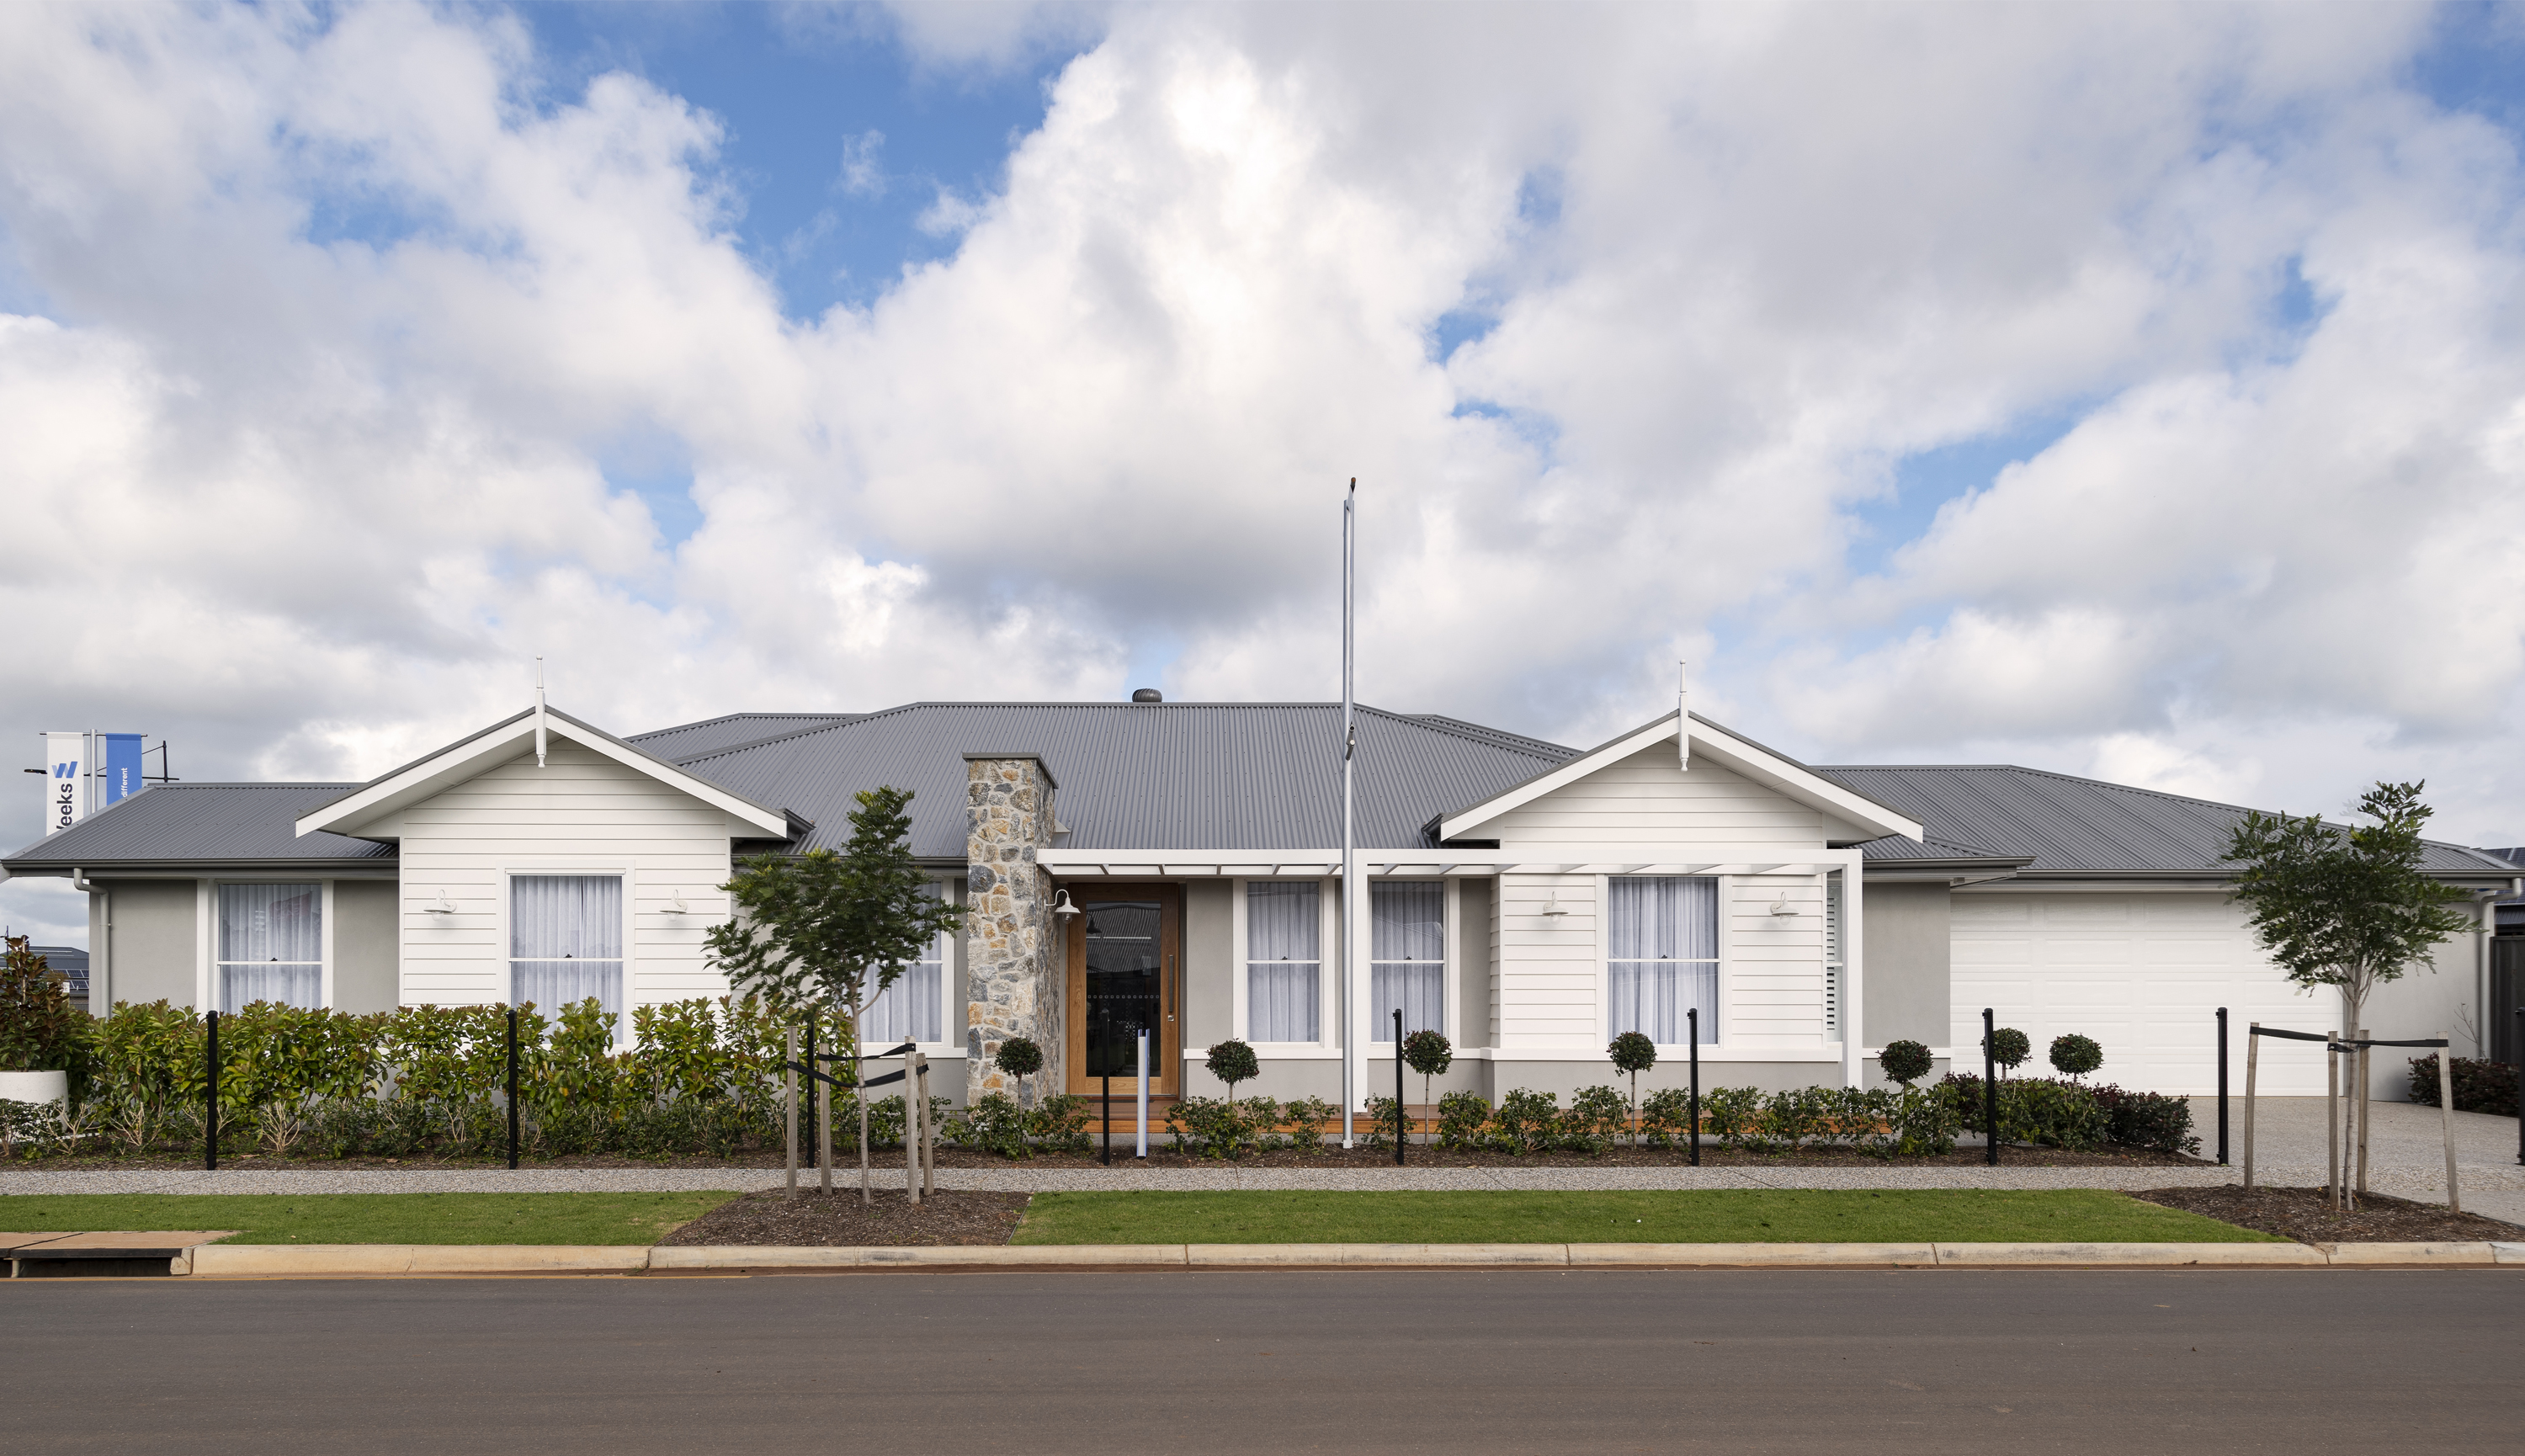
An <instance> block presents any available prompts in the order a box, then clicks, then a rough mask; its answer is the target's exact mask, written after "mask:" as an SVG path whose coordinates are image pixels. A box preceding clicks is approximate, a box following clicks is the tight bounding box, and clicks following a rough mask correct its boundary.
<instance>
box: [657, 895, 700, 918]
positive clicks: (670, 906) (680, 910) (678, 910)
mask: <svg viewBox="0 0 2525 1456" xmlns="http://www.w3.org/2000/svg"><path fill="white" fill-rule="evenodd" d="M658 913H659V914H660V915H690V914H692V911H690V910H688V909H686V908H685V906H684V897H683V895H682V893H681V892H678V893H676V894H673V895H670V896H668V899H667V908H666V909H664V910H661V911H659V912H658Z"/></svg>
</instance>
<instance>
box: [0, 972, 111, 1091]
mask: <svg viewBox="0 0 2525 1456" xmlns="http://www.w3.org/2000/svg"><path fill="white" fill-rule="evenodd" d="M7 943H8V955H7V957H6V958H5V959H4V960H0V1072H68V1073H70V1074H71V1081H72V1082H73V1083H74V1085H73V1086H72V1088H71V1092H72V1095H73V1096H74V1097H75V1096H77V1095H78V1093H79V1091H80V1088H79V1087H78V1086H77V1085H76V1083H78V1082H80V1081H82V1080H83V1077H82V1074H83V1073H84V1071H85V1070H86V1069H85V1067H84V1065H83V1064H84V1063H85V1062H86V1059H87V1056H86V1054H87V1045H88V1033H89V1032H90V1030H91V1028H90V1027H89V1026H88V1018H87V1017H86V1016H84V1015H82V1014H81V1013H80V1012H79V1010H78V1008H76V1007H74V1006H73V1005H71V998H70V992H69V991H68V990H67V989H65V986H66V984H67V982H68V979H69V978H67V977H65V976H64V975H62V973H60V972H58V971H55V970H54V969H53V968H52V964H51V963H50V962H48V961H46V960H45V959H44V958H43V957H42V956H39V955H37V954H35V948H34V946H33V944H32V943H31V942H30V939H29V937H27V936H25V935H12V936H10V937H8V942H7Z"/></svg>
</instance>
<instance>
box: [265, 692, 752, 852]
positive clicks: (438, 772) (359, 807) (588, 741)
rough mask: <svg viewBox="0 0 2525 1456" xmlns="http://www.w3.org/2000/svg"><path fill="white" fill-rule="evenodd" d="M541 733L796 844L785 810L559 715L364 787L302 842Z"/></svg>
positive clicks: (514, 750) (466, 743)
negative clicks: (569, 743)
mask: <svg viewBox="0 0 2525 1456" xmlns="http://www.w3.org/2000/svg"><path fill="white" fill-rule="evenodd" d="M539 728H544V729H548V730H549V731H550V732H551V733H552V734H553V735H555V736H558V737H564V738H568V739H569V741H570V742H572V743H575V744H577V745H579V746H580V747H582V748H585V749H587V750H589V751H590V752H593V753H596V754H599V755H602V756H603V757H605V758H609V759H612V760H613V761H614V762H616V763H618V764H620V765H621V766H622V767H624V768H626V769H629V770H631V771H632V772H634V773H637V774H642V775H646V776H647V777H649V778H654V779H656V780H658V781H659V782H661V783H663V784H666V785H667V786H668V787H669V788H672V789H676V790H678V791H680V792H683V793H686V794H690V795H691V796H692V797H694V798H696V799H699V800H701V801H702V802H703V803H705V804H708V805H710V806H711V807H712V808H714V809H717V810H718V811H719V812H720V813H722V814H725V815H727V816H728V818H729V819H731V820H733V821H735V822H737V823H739V824H744V825H750V826H752V827H753V828H758V829H761V830H763V831H764V833H765V835H766V836H767V837H769V838H786V837H788V834H789V819H788V816H787V815H785V814H783V813H781V812H780V811H779V810H776V809H767V808H765V807H764V806H763V805H761V804H758V803H756V802H754V801H753V800H752V799H748V798H744V797H741V796H740V795H737V794H732V793H729V792H728V791H727V790H726V789H723V788H721V787H719V786H718V784H716V783H712V782H711V781H709V780H708V779H705V778H696V777H694V776H693V775H691V774H688V773H686V772H684V771H683V770H682V769H678V768H676V767H675V766H674V765H673V764H670V763H668V762H667V761H666V760H664V759H660V758H653V757H651V756H650V755H648V754H646V753H643V752H641V751H640V750H639V749H637V748H633V747H631V746H630V745H629V744H627V743H619V742H617V741H615V740H614V739H613V738H611V737H609V736H608V735H606V734H605V733H603V732H601V731H599V730H597V729H595V728H590V727H588V726H587V725H586V724H583V723H580V722H579V721H578V720H577V719H574V718H572V717H570V716H569V715H568V714H566V713H563V712H561V711H559V710H557V709H556V710H553V711H551V712H550V713H549V714H548V715H537V714H535V713H531V712H529V713H521V714H520V715H519V716H517V717H516V718H513V719H510V720H509V721H508V722H506V723H500V724H494V725H492V726H491V727H490V728H484V729H482V730H481V731H480V732H478V733H475V734H474V735H473V736H471V737H470V738H464V739H461V740H459V741H457V742H455V743H452V744H450V745H449V746H447V747H445V748H442V749H440V750H439V751H438V752H436V753H433V754H431V755H429V756H428V757H427V758H424V759H422V760H421V761H420V762H419V763H415V764H412V765H409V766H407V767H405V768H401V769H397V770H396V771H395V772H393V773H391V774H388V775H387V776H386V777H384V778H379V779H376V780H374V781H372V782H370V783H367V784H364V785H362V786H361V787H360V788H359V789H358V790H357V791H355V792H353V793H350V794H346V795H344V796H343V797H341V798H338V799H335V800H334V801H333V802H332V803H329V804H326V805H324V806H323V807H322V808H320V809H316V810H314V811H312V812H310V813H308V814H306V815H303V816H301V817H300V818H299V820H298V824H297V830H298V832H299V833H302V834H312V833H316V832H318V831H320V830H321V831H322V832H325V833H331V834H347V835H351V836H353V837H357V836H358V835H359V833H360V830H361V829H363V828H367V827H368V826H370V825H372V824H375V823H376V822H377V821H378V820H380V819H383V818H384V817H386V816H387V815H390V814H394V813H396V812H398V811H400V810H403V809H407V808H410V807H411V806H412V805H414V804H418V803H420V802H421V800H423V799H426V798H429V797H431V796H432V795H434V794H437V793H440V792H442V791H444V790H446V789H449V788H453V787H455V786H456V785H457V784H460V783H463V782H466V781H468V780H469V779H471V778H477V777H479V776H480V775H482V774H484V773H486V772H488V771H489V770H491V769H494V768H497V767H499V766H500V765H501V764H505V763H507V762H509V761H510V760H511V759H514V758H516V757H518V756H519V755H520V754H522V753H527V752H530V751H532V749H533V747H534V744H535V738H536V733H537V730H538V729H539Z"/></svg>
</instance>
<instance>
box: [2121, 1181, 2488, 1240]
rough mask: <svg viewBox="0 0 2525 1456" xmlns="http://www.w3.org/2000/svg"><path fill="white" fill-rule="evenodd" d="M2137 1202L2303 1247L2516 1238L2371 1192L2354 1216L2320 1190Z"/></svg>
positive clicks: (2158, 1195) (2169, 1192)
mask: <svg viewBox="0 0 2525 1456" xmlns="http://www.w3.org/2000/svg"><path fill="white" fill-rule="evenodd" d="M2131 1196H2132V1197H2133V1198H2138V1199H2142V1200H2145V1201H2146V1202H2149V1203H2157V1204H2163V1205H2164V1206H2165V1207H2167V1208H2179V1209H2182V1210H2183V1211H2184V1212H2185V1213H2197V1214H2200V1215H2202V1216H2203V1217H2204V1218H2212V1219H2216V1220H2218V1221H2220V1222H2221V1223H2227V1224H2237V1225H2241V1226H2243V1227H2244V1228H2247V1229H2253V1230H2259V1231H2260V1232H2263V1233H2276V1234H2279V1235H2280V1236H2282V1237H2284V1238H2294V1239H2296V1240H2297V1241H2298V1242H2300V1243H2430V1242H2439V1241H2445V1242H2457V1243H2472V1242H2479V1241H2482V1240H2485V1239H2512V1238H2515V1237H2516V1236H2517V1234H2518V1231H2519V1230H2518V1229H2517V1227H2516V1226H2515V1225H2514V1224H2509V1223H2503V1222H2501V1221H2500V1220H2498V1219H2487V1218H2483V1217H2482V1216H2481V1215H2479V1214H2453V1213H2449V1212H2447V1210H2446V1207H2445V1206H2444V1205H2443V1204H2436V1203H2413V1202H2412V1201H2411V1200H2409V1199H2407V1198H2391V1197H2387V1196H2386V1195H2385V1194H2382V1193H2369V1194H2367V1195H2366V1196H2364V1197H2362V1198H2360V1199H2359V1200H2358V1209H2357V1211H2356V1212H2354V1213H2348V1214H2342V1213H2335V1212H2333V1210H2332V1209H2331V1208H2330V1207H2329V1206H2327V1205H2326V1204H2325V1202H2324V1197H2323V1190H2322V1189H2321V1188H2269V1187H2263V1188H2252V1189H2247V1188H2243V1187H2239V1186H2237V1185H2236V1184H2234V1183H2227V1184H2223V1185H2221V1186H2218V1187H2210V1188H2151V1189H2149V1190H2148V1191H2147V1192H2145V1193H2133V1194H2131Z"/></svg>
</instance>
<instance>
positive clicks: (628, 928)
mask: <svg viewBox="0 0 2525 1456" xmlns="http://www.w3.org/2000/svg"><path fill="white" fill-rule="evenodd" d="M499 875H500V900H499V905H498V907H497V908H496V909H495V911H494V912H493V938H492V941H491V954H492V955H493V956H495V957H497V958H498V960H499V966H500V971H499V977H498V980H499V986H500V1000H499V1003H498V1004H500V1005H502V1006H515V1005H517V1004H518V987H517V984H516V982H515V980H514V979H513V977H514V974H515V962H516V960H517V958H516V957H515V956H512V955H511V954H509V949H510V947H511V946H512V945H514V944H515V943H516V942H515V941H513V940H511V939H510V938H509V918H510V915H511V913H512V907H513V906H514V905H515V904H516V903H517V892H516V889H515V888H514V886H512V884H511V883H510V881H512V880H514V879H517V878H518V877H520V876H521V875H522V876H525V877H527V878H529V879H532V878H534V877H537V876H547V875H583V876H598V875H613V876H618V877H619V878H620V879H621V880H622V1017H621V1020H620V1021H619V1022H618V1023H617V1024H616V1025H615V1028H614V1049H615V1050H616V1051H629V1050H631V1048H632V1047H633V1045H634V1044H635V1043H636V1041H637V1035H636V1033H635V1030H634V1029H635V1028H636V1027H637V1025H638V1023H639V1010H640V1007H641V1006H642V1005H644V1004H645V1003H644V1002H642V1001H641V999H640V992H639V987H640V979H639V976H638V967H639V960H640V943H639V940H638V939H637V935H638V928H639V912H640V902H639V889H640V881H639V876H638V872H637V869H636V867H634V866H631V865H626V864H622V863H620V862H619V861H618V862H615V863H612V864H589V863H587V862H584V861H571V862H568V863H563V864H552V865H537V864H525V863H512V864H504V865H502V866H500V870H499ZM546 1010H550V1008H546Z"/></svg>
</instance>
